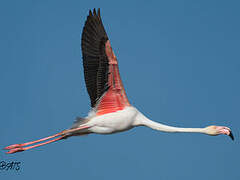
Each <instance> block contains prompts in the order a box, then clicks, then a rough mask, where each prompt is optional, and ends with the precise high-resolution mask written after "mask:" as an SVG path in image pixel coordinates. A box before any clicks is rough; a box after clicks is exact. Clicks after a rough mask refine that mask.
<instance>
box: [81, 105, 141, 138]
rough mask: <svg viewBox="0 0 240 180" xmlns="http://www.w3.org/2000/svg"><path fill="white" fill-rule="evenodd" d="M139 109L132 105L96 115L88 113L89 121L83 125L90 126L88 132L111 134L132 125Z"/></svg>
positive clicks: (129, 127)
mask: <svg viewBox="0 0 240 180" xmlns="http://www.w3.org/2000/svg"><path fill="white" fill-rule="evenodd" d="M138 114H139V111H138V110H137V109H136V108H134V107H133V106H129V107H126V108H124V109H123V110H120V111H116V112H113V113H108V114H103V115H101V116H96V115H93V114H92V113H90V116H88V117H87V118H89V119H90V121H89V122H88V123H86V124H84V125H87V126H90V127H91V128H89V129H88V131H89V132H92V133H97V134H111V133H116V132H121V131H125V130H128V129H131V128H133V127H134V125H135V124H136V121H137V118H136V117H137V115H138Z"/></svg>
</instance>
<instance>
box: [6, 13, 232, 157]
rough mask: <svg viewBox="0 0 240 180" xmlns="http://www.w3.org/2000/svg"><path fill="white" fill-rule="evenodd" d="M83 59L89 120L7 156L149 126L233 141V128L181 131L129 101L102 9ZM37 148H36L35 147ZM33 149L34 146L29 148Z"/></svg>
mask: <svg viewBox="0 0 240 180" xmlns="http://www.w3.org/2000/svg"><path fill="white" fill-rule="evenodd" d="M81 48H82V58H83V67H84V77H85V83H86V87H87V91H88V94H89V97H90V100H91V110H90V112H89V114H88V116H87V117H85V118H80V117H78V118H77V119H76V121H75V122H74V123H73V125H72V127H71V128H69V129H66V130H63V131H61V132H59V133H57V134H54V135H52V136H48V137H45V138H42V139H39V140H36V141H31V142H27V143H22V144H13V145H10V146H7V147H5V148H4V149H6V150H8V151H7V152H6V153H8V154H11V153H16V152H21V151H25V150H28V149H32V148H34V147H38V146H42V145H45V144H48V143H52V142H55V141H58V140H61V139H66V138H69V137H71V136H81V135H86V134H91V133H97V134H112V133H117V132H122V131H126V130H129V129H131V128H134V127H137V126H147V127H149V128H152V129H155V130H157V131H163V132H170V133H173V132H191V133H203V134H207V135H212V136H215V135H219V134H225V135H228V136H230V137H231V138H232V140H234V137H233V134H232V132H231V130H230V128H228V127H225V126H215V125H212V126H207V127H205V128H182V127H173V126H168V125H164V124H161V123H158V122H154V121H152V120H150V119H148V118H147V117H146V116H145V115H143V114H142V113H141V112H140V111H138V110H137V109H136V108H135V107H133V106H132V105H131V104H130V103H129V100H128V98H127V95H126V92H125V89H124V87H123V83H122V80H121V78H120V74H119V68H118V61H117V58H116V56H115V54H114V52H113V50H112V47H111V44H110V41H109V38H108V36H107V33H106V31H105V29H104V26H103V23H102V20H101V16H100V9H98V11H97V12H96V10H95V9H93V11H91V10H90V11H89V15H88V16H87V20H86V22H85V25H84V28H83V31H82V39H81ZM32 144H34V145H32ZM30 145H31V146H30Z"/></svg>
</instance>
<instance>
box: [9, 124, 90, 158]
mask: <svg viewBox="0 0 240 180" xmlns="http://www.w3.org/2000/svg"><path fill="white" fill-rule="evenodd" d="M87 128H89V126H82V127H79V128H75V129H68V130H64V131H62V132H60V133H57V134H54V135H52V136H48V137H45V138H42V139H39V140H36V141H31V142H27V143H23V144H13V145H10V146H7V147H5V148H4V149H6V150H9V151H8V152H6V153H7V154H12V153H16V152H21V151H25V150H28V149H32V148H34V147H38V146H42V145H45V144H49V143H52V142H55V141H58V140H60V139H63V138H64V137H66V136H67V135H66V134H67V133H72V132H74V131H78V130H81V129H87ZM58 136H61V137H58ZM54 137H58V138H56V139H52V138H54ZM48 139H52V140H49V141H47V142H44V143H40V144H36V145H33V146H29V147H23V146H27V145H30V144H35V143H38V142H41V141H45V140H48Z"/></svg>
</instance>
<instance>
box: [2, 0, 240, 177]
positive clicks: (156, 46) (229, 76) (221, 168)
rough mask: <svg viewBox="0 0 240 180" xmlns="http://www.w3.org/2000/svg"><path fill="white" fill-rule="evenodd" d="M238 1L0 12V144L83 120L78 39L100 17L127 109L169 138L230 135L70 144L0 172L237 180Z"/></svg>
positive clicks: (64, 4) (140, 132) (78, 4)
mask: <svg viewBox="0 0 240 180" xmlns="http://www.w3.org/2000/svg"><path fill="white" fill-rule="evenodd" d="M239 5H240V3H239V1H190V0H189V1H177V0H175V1H151V0H149V1H77V0H72V1H63V0H62V1H60V0H59V1H30V0H26V1H16V0H15V1H5V2H3V1H2V2H1V3H0V22H1V28H0V39H1V40H0V48H1V53H0V83H1V88H0V99H1V101H0V109H1V111H0V112H1V119H2V120H1V122H2V123H1V126H0V137H1V141H0V144H1V146H2V147H5V146H7V145H10V144H14V143H22V142H25V141H30V140H35V139H38V138H41V137H45V136H48V135H51V134H54V133H56V132H58V131H60V130H63V129H65V128H68V127H70V126H71V124H72V122H73V120H74V119H75V117H76V116H86V115H87V113H88V111H89V108H90V106H89V103H90V101H89V98H88V94H87V91H86V88H85V83H84V79H83V67H82V59H81V51H80V35H81V31H82V28H83V25H84V21H85V19H86V16H87V14H88V10H89V9H92V8H94V7H96V8H98V7H100V8H101V11H102V19H103V23H104V25H105V29H106V31H107V33H108V36H109V38H110V40H111V44H112V46H113V49H114V52H115V54H116V56H117V57H118V60H119V65H120V73H121V77H122V80H123V83H124V86H125V89H126V91H127V95H128V98H129V100H130V102H131V103H132V104H133V105H134V106H136V107H137V108H138V109H139V110H140V111H141V112H143V113H144V114H145V115H146V116H147V117H149V118H150V119H152V120H155V121H158V122H161V123H165V124H168V125H173V126H182V127H204V126H207V125H212V124H217V125H226V126H229V127H231V128H232V130H233V133H234V135H235V139H236V140H235V141H234V142H232V141H231V140H230V138H229V137H227V136H217V137H210V136H206V135H202V134H168V133H161V132H157V131H153V130H151V129H148V128H145V127H139V128H135V129H132V130H130V131H127V132H123V133H119V134H113V135H89V136H85V137H73V138H69V139H67V140H63V141H60V142H57V143H54V144H50V145H47V146H45V147H44V146H43V147H40V148H37V149H33V150H30V151H26V152H22V153H17V154H12V155H5V154H4V152H3V151H1V153H0V161H5V162H12V161H18V162H21V165H20V168H21V169H20V170H19V171H14V170H9V171H5V170H1V171H0V178H1V179H2V178H4V179H19V180H21V179H30V178H34V179H36V180H38V179H46V178H47V179H49V178H54V179H66V178H67V179H68V178H71V179H73V178H74V179H76V178H77V179H94V178H98V179H116V180H118V179H139V180H140V179H165V180H168V179H183V178H184V179H195V180H200V179H218V180H225V179H239V178H240V174H239V162H240V157H239V149H240V144H239V126H240V121H239V119H240V111H239V107H240V95H239V92H240V83H239V78H240V54H239V47H240V34H239V32H240V24H239V18H240V11H239Z"/></svg>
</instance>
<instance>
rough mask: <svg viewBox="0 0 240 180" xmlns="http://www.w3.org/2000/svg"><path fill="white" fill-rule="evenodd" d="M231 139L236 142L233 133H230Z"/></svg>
mask: <svg viewBox="0 0 240 180" xmlns="http://www.w3.org/2000/svg"><path fill="white" fill-rule="evenodd" d="M229 137H230V138H231V139H232V140H233V141H234V136H233V133H232V131H230V134H229Z"/></svg>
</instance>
